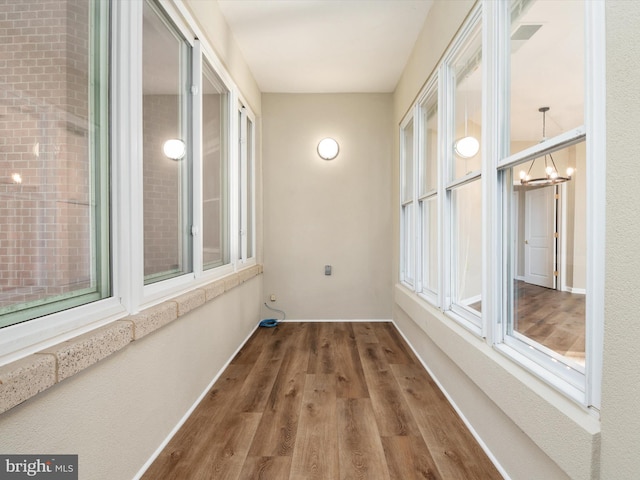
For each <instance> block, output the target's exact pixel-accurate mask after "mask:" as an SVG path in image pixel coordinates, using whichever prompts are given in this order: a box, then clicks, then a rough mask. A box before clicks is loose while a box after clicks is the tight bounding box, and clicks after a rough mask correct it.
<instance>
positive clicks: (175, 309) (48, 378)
mask: <svg viewBox="0 0 640 480" xmlns="http://www.w3.org/2000/svg"><path fill="white" fill-rule="evenodd" d="M261 273H262V265H253V266H251V267H248V268H245V269H243V270H240V271H238V272H235V273H233V274H231V275H228V276H226V277H224V278H221V279H218V280H216V281H214V282H211V283H209V284H206V285H204V286H202V287H200V288H197V289H195V290H192V291H190V292H187V293H185V294H182V295H179V296H177V297H174V298H171V299H169V300H166V301H164V302H162V303H160V304H158V305H155V306H153V307H150V308H148V309H146V310H143V311H142V312H140V313H137V314H135V315H130V316H128V317H125V318H123V319H120V320H116V321H115V322H112V323H110V324H109V325H105V326H104V327H101V328H97V329H96V330H93V331H91V332H89V333H85V334H84V335H80V336H78V337H75V338H73V339H71V340H68V341H65V342H62V343H59V344H58V345H54V346H52V347H50V348H47V349H45V350H42V351H40V352H37V353H34V354H33V355H29V356H27V357H25V358H22V359H20V360H17V361H15V362H13V363H10V364H7V365H4V366H2V367H0V414H2V413H4V412H6V411H7V410H9V409H11V408H13V407H15V406H16V405H19V404H20V403H22V402H24V401H26V400H28V399H29V398H31V397H33V396H35V395H37V394H38V393H40V392H43V391H44V390H46V389H48V388H49V387H52V386H53V385H55V384H56V383H59V382H61V381H63V380H64V379H65V378H69V377H71V376H72V375H75V374H76V373H78V372H81V371H82V370H84V369H85V368H88V367H90V366H91V365H93V364H94V363H97V362H99V361H100V360H102V359H104V358H107V357H108V356H109V355H111V354H112V353H115V352H117V351H118V350H121V349H123V348H125V347H126V346H127V345H128V344H129V343H131V342H133V341H136V340H140V339H141V338H143V337H144V336H146V335H148V334H150V333H151V332H154V331H155V330H158V329H159V328H161V327H163V326H164V325H166V324H168V323H171V322H173V321H174V320H176V319H178V318H179V317H181V316H183V315H185V314H186V313H188V312H190V311H191V310H194V309H196V308H198V307H200V306H202V305H204V304H205V303H207V302H210V301H212V300H214V299H216V298H217V297H219V296H220V295H222V294H224V293H225V292H228V291H229V290H231V289H233V288H235V287H237V286H238V285H241V284H242V283H244V282H246V281H247V280H250V279H252V278H253V277H256V276H258V275H260V274H261Z"/></svg>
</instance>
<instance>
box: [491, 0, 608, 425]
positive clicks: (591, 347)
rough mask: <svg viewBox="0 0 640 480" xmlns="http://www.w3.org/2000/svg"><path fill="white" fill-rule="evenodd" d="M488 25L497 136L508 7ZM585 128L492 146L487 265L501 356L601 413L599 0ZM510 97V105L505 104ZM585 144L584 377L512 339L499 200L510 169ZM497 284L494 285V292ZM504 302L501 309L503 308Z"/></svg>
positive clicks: (589, 30) (591, 32)
mask: <svg viewBox="0 0 640 480" xmlns="http://www.w3.org/2000/svg"><path fill="white" fill-rule="evenodd" d="M486 4H487V7H488V8H487V13H488V15H487V17H488V18H487V22H489V23H493V27H494V29H493V31H495V32H496V35H495V36H494V37H493V39H492V40H491V41H492V49H491V54H492V55H491V56H490V58H489V59H488V61H489V62H490V65H489V66H488V67H487V69H488V74H489V75H490V76H491V77H492V78H494V79H495V80H496V81H495V82H494V87H495V88H494V89H493V90H489V91H488V95H489V97H488V104H489V105H494V106H495V107H494V109H493V110H492V111H491V112H488V115H489V121H490V123H491V128H492V131H494V132H499V131H503V132H504V131H508V125H509V102H508V99H504V97H503V96H501V92H505V91H508V88H506V87H508V81H509V80H508V79H509V70H508V60H509V56H508V53H507V52H509V44H508V43H509V42H508V38H509V35H510V29H511V20H510V12H509V3H508V1H507V0H501V1H500V2H486ZM584 7H585V39H586V43H585V57H586V58H585V61H586V62H585V63H586V68H585V113H584V115H585V124H584V126H581V127H578V128H574V129H572V130H570V131H567V132H564V133H562V134H560V135H558V136H556V137H554V138H551V139H548V140H547V141H545V142H543V143H541V144H538V145H534V146H532V147H530V148H528V149H526V150H524V151H521V152H518V153H515V154H513V155H508V152H509V145H508V138H506V137H507V136H504V137H503V138H502V141H501V142H500V141H499V142H498V143H495V144H493V145H492V146H491V147H490V148H491V149H492V153H493V155H491V156H490V158H492V159H493V165H490V166H489V167H488V168H489V169H491V171H492V173H491V175H490V177H491V183H493V184H494V186H493V187H492V192H490V193H489V194H488V196H487V197H486V198H485V205H484V208H485V209H486V210H487V214H488V218H490V219H491V222H487V223H491V225H490V227H489V228H487V235H488V238H489V239H490V242H489V243H490V244H492V245H495V247H494V248H488V249H486V255H487V258H488V260H489V263H490V264H492V265H493V266H497V265H498V266H499V267H498V268H495V267H494V269H493V271H491V272H489V273H488V275H491V276H492V278H490V279H489V282H488V284H489V285H491V286H493V287H494V288H492V289H491V290H492V293H491V292H490V293H488V297H485V298H487V299H488V304H489V308H490V309H491V310H490V311H491V313H492V315H491V318H493V319H494V321H493V322H492V324H491V329H492V336H491V337H492V338H491V340H492V342H493V344H494V347H495V348H496V350H498V351H499V352H501V353H503V354H504V355H506V356H507V357H509V358H510V359H511V360H513V361H515V362H516V363H518V364H520V365H521V366H523V367H524V368H526V369H527V370H529V371H530V372H532V373H533V374H534V375H536V376H538V377H539V378H540V379H541V380H543V381H544V382H546V383H547V384H549V385H551V386H553V387H554V388H556V389H558V390H559V391H561V392H562V393H564V394H565V395H567V396H568V397H570V398H572V399H573V400H574V401H576V402H578V403H580V404H581V405H582V406H584V407H585V408H588V409H591V410H593V411H596V412H597V411H598V410H599V408H600V401H601V397H600V390H601V378H602V347H603V344H602V340H603V327H602V319H603V318H604V298H603V292H604V273H605V272H604V258H605V250H604V232H605V184H604V182H602V179H603V178H606V161H605V159H606V148H605V138H606V135H605V132H606V128H605V114H604V111H605V102H606V96H605V94H606V90H605V47H604V46H605V41H604V40H605V34H604V18H605V15H604V2H603V1H601V0H594V1H585V2H584ZM505 100H506V101H505ZM585 139H586V141H587V143H586V145H587V191H588V192H589V194H588V195H587V208H586V210H587V237H588V238H589V242H587V288H586V290H587V303H586V320H585V329H586V342H585V353H586V364H585V369H584V371H583V372H581V371H580V369H575V368H568V367H567V365H564V364H563V363H562V361H561V359H559V358H558V356H555V355H553V353H552V352H545V349H544V348H540V347H541V346H539V345H537V346H536V347H537V348H533V347H534V346H533V345H531V344H530V342H527V341H525V340H522V339H518V338H517V337H516V336H509V335H507V323H508V322H507V317H506V315H507V312H506V306H504V305H506V297H505V295H507V294H508V291H507V289H508V286H507V282H506V279H507V278H508V275H507V273H508V272H507V271H506V269H507V262H506V261H505V259H506V258H507V256H508V253H507V244H506V239H505V235H506V229H503V228H502V224H501V219H502V215H503V209H504V205H505V203H504V202H503V201H502V199H501V198H500V195H501V192H502V191H503V187H504V184H503V182H504V181H505V180H504V179H505V177H507V175H506V171H507V170H508V169H509V168H511V167H513V166H515V165H517V164H520V163H522V162H525V161H529V160H533V159H534V158H537V157H539V156H541V155H544V154H545V153H552V152H554V151H556V150H559V149H561V148H565V147H567V146H570V145H573V144H576V143H579V142H581V141H583V140H585ZM495 287H497V288H495ZM499 305H503V306H502V307H500V306H499Z"/></svg>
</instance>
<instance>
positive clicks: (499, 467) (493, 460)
mask: <svg viewBox="0 0 640 480" xmlns="http://www.w3.org/2000/svg"><path fill="white" fill-rule="evenodd" d="M393 325H394V326H395V327H396V330H397V331H398V333H399V334H400V335H401V336H402V338H403V339H404V341H405V342H407V345H409V348H411V350H412V351H413V353H414V355H415V356H416V357H417V358H418V360H420V363H421V364H422V366H423V368H424V369H425V370H426V371H427V372H428V373H429V375H430V376H431V378H432V379H433V381H434V382H435V383H436V385H438V388H439V389H440V390H441V391H442V393H443V394H444V396H445V397H446V398H447V400H448V401H449V403H450V404H451V406H452V407H453V409H454V410H455V411H456V413H457V414H458V416H460V418H461V419H462V421H463V422H464V424H465V425H466V427H467V428H468V429H469V431H470V432H471V435H473V438H475V439H476V441H477V442H478V444H479V445H480V448H482V450H484V453H486V454H487V457H489V460H491V463H493V465H494V466H495V467H496V469H497V470H498V472H500V475H502V476H503V477H504V479H505V480H511V477H510V476H509V474H508V473H507V472H506V470H505V469H504V468H503V467H502V465H500V462H499V461H498V459H497V458H496V457H495V456H494V455H493V453H492V452H491V450H489V447H488V446H487V444H486V443H484V440H483V439H482V437H481V436H480V435H479V434H478V432H476V430H475V428H473V425H472V424H471V423H470V422H469V420H467V418H466V417H465V416H464V413H462V410H460V408H459V407H458V405H456V402H454V401H453V398H451V396H450V395H449V392H447V390H446V389H445V388H444V387H443V385H442V383H440V380H438V377H436V376H435V375H434V374H433V372H432V371H431V369H430V368H429V366H428V365H427V364H426V363H425V362H424V360H423V359H422V357H420V355H419V354H418V352H417V351H416V349H415V348H414V347H413V345H412V344H411V342H410V341H409V339H408V338H407V337H406V336H405V335H404V333H403V332H402V330H400V329H399V328H398V325H396V322H393Z"/></svg>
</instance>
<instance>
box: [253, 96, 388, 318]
mask: <svg viewBox="0 0 640 480" xmlns="http://www.w3.org/2000/svg"><path fill="white" fill-rule="evenodd" d="M262 112H263V119H262V124H263V159H264V162H263V168H264V185H265V187H264V218H265V223H264V235H265V237H264V238H265V240H264V258H265V261H264V272H265V273H264V281H265V286H264V288H265V290H264V294H265V301H268V297H269V295H270V294H274V295H276V298H277V301H276V302H275V303H271V302H268V303H269V304H270V305H271V306H274V307H275V308H280V309H283V310H285V311H286V313H287V317H288V318H292V319H378V318H387V319H388V318H391V282H390V280H389V279H390V278H391V275H390V273H391V258H390V256H389V252H390V251H391V235H392V231H391V230H392V229H391V209H392V202H391V196H390V184H389V181H390V177H391V173H390V172H391V156H392V153H391V143H392V140H391V132H392V126H391V118H392V97H391V95H390V94H315V95H314V94H309V95H306V94H264V95H263V97H262ZM327 136H331V137H334V138H335V139H336V140H337V141H338V143H339V144H340V153H339V155H338V157H337V158H336V159H334V160H332V161H325V160H322V159H321V158H320V157H319V156H318V154H317V153H316V147H317V144H318V141H319V140H321V139H322V138H324V137H327ZM325 265H332V267H333V274H332V275H331V276H325V275H324V266H325ZM265 314H268V312H265ZM271 315H272V314H271Z"/></svg>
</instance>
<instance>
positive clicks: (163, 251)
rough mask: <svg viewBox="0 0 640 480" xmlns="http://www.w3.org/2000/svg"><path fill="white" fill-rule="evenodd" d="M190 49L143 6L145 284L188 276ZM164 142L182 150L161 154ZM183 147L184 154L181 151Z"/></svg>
mask: <svg viewBox="0 0 640 480" xmlns="http://www.w3.org/2000/svg"><path fill="white" fill-rule="evenodd" d="M189 59H190V47H189V46H188V44H187V43H186V42H185V40H184V38H183V37H182V36H181V35H180V34H179V33H178V31H177V29H176V28H175V27H174V26H173V25H172V24H171V22H170V21H169V20H168V19H167V17H166V15H164V14H163V13H162V12H161V11H160V10H159V8H158V7H156V6H155V5H152V4H151V3H150V2H145V4H144V25H143V65H142V78H143V107H142V108H143V132H142V133H143V142H144V143H143V148H144V156H143V173H144V275H145V284H148V283H153V282H157V281H160V280H164V279H166V278H171V277H174V276H177V275H181V274H183V273H187V272H190V271H191V255H190V252H191V248H190V247H191V235H190V227H191V215H190V211H189V210H190V209H189V202H188V199H189V197H190V181H189V169H190V161H189V159H190V152H189V148H188V147H189V146H190V145H189V138H190V135H189V126H188V119H189V112H188V109H189V108H188V105H189V104H188V102H189V93H188V91H187V87H188V86H189V85H191V82H190V80H189V78H188V75H189V74H188V72H189ZM168 140H178V142H176V143H177V144H178V145H182V147H183V151H182V152H179V153H170V152H165V146H166V145H167V143H166V142H167V141H168ZM185 147H186V153H185V151H184V148H185Z"/></svg>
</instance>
